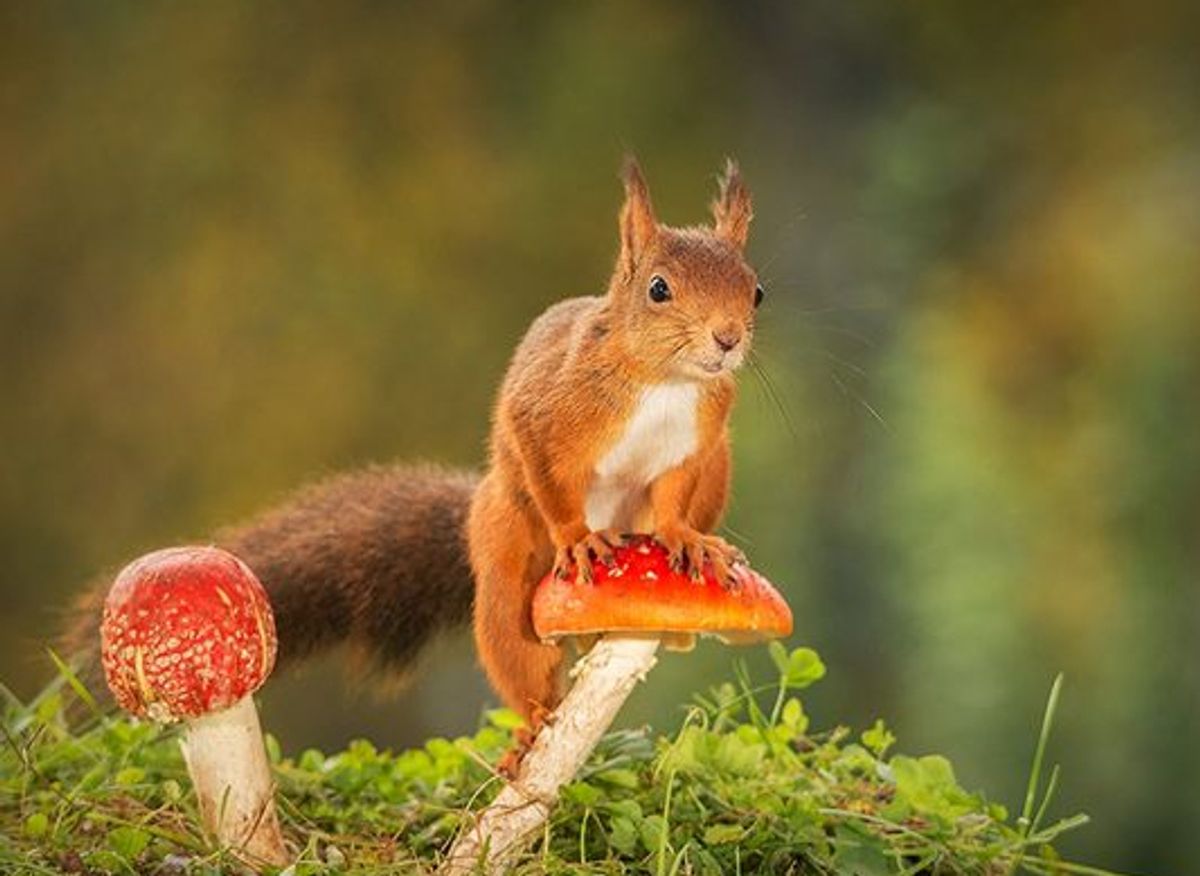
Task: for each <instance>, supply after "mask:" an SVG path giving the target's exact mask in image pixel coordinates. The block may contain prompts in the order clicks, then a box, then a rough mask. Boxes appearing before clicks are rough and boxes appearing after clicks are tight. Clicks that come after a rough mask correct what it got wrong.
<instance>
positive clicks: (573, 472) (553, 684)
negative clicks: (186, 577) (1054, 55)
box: [63, 159, 763, 719]
mask: <svg viewBox="0 0 1200 876" xmlns="http://www.w3.org/2000/svg"><path fill="white" fill-rule="evenodd" d="M623 178H624V185H625V202H624V204H623V206H622V208H621V212H620V219H619V228H620V251H619V254H618V257H617V262H616V266H615V269H614V271H613V274H612V278H611V280H610V281H609V284H608V289H607V292H606V294H605V295H603V296H594V297H585V298H572V299H569V300H566V301H562V302H559V303H558V304H555V305H553V306H552V307H551V308H550V309H548V310H547V311H546V312H545V313H543V314H542V315H541V316H540V317H538V319H536V320H535V321H534V323H533V325H532V326H531V327H530V329H529V331H528V333H527V334H526V335H525V337H524V339H523V340H522V341H521V343H520V345H519V346H518V347H517V350H516V353H515V354H514V356H513V359H512V362H511V363H510V365H509V368H508V373H507V374H506V376H505V378H504V381H503V383H502V385H501V388H500V392H499V396H498V399H497V402H496V406H495V411H494V416H493V419H492V434H491V445H490V446H491V455H490V466H489V468H488V470H487V472H486V473H485V474H484V475H483V477H482V479H481V480H477V478H476V476H475V475H474V474H471V473H466V472H455V471H450V470H446V469H441V468H435V467H428V466H427V467H412V466H393V467H379V468H372V469H368V470H366V471H363V472H359V473H354V474H349V475H341V476H339V477H335V478H332V479H330V480H328V481H325V482H323V483H319V484H317V485H315V486H310V487H309V488H307V489H305V490H302V491H301V492H299V493H298V494H297V495H295V496H294V497H292V498H291V499H289V500H287V501H285V502H284V503H283V504H282V505H281V506H280V507H278V508H276V509H274V510H272V511H269V512H267V513H266V514H265V515H263V516H261V517H259V518H258V519H256V520H253V521H251V522H250V523H249V524H246V525H243V526H241V527H238V528H233V529H229V530H226V531H224V532H221V533H218V534H217V537H216V538H215V542H216V543H217V544H219V545H220V546H222V547H225V548H227V549H229V550H231V551H233V552H234V553H236V554H238V555H239V556H241V557H242V559H243V560H244V561H245V562H246V563H247V564H248V565H249V566H250V567H251V568H252V569H254V571H255V572H256V574H257V575H258V576H259V578H260V579H261V580H262V582H263V585H264V587H265V588H266V590H267V593H268V595H269V597H270V600H271V604H272V607H273V608H274V611H275V615H276V627H277V629H278V634H279V663H280V665H287V664H288V663H294V662H295V661H297V660H298V659H300V658H303V657H307V656H309V655H311V654H315V653H316V652H318V651H320V650H324V649H325V648H327V647H329V646H332V645H335V644H339V643H350V644H351V645H352V646H353V647H354V648H355V649H356V650H357V651H358V652H359V653H360V654H361V655H362V656H363V657H364V658H365V659H366V660H368V661H369V662H371V663H373V664H375V665H377V666H380V667H382V668H387V669H400V670H405V669H408V668H410V667H411V664H412V663H413V662H414V660H415V658H416V656H417V655H418V653H419V651H420V650H421V648H422V647H423V646H424V645H425V644H426V643H427V642H428V641H429V640H430V639H432V638H433V637H434V635H436V634H437V633H438V632H439V631H441V630H444V629H449V628H453V627H456V626H459V625H462V624H465V623H466V622H467V620H468V619H469V618H471V617H472V615H473V617H474V631H475V641H476V645H477V647H478V653H479V659H480V662H481V663H482V665H483V668H484V670H485V672H486V674H487V677H488V680H489V681H490V682H491V684H492V686H493V688H494V689H495V690H496V692H497V693H498V694H499V695H500V697H501V698H502V699H503V701H504V702H505V703H506V704H507V705H508V706H510V707H511V708H513V709H515V710H517V711H518V712H520V713H521V714H522V715H524V716H525V717H526V718H530V719H533V718H536V717H537V716H538V715H539V714H540V713H541V712H542V710H550V709H553V708H554V707H555V706H556V705H557V704H558V702H559V700H560V699H561V697H562V694H563V681H562V664H563V653H562V650H561V648H560V647H559V646H557V645H549V644H543V643H541V642H540V641H538V639H537V637H536V636H535V634H534V632H533V628H532V622H531V619H530V600H531V597H532V591H533V588H534V586H535V585H536V583H537V582H538V581H539V580H541V578H542V577H544V576H545V575H546V574H547V573H548V572H550V571H551V570H554V572H555V574H558V575H560V576H563V577H567V576H571V577H574V578H575V580H576V583H577V585H578V586H580V587H586V586H590V583H589V577H590V568H591V564H590V560H591V558H593V557H595V558H597V559H599V560H601V561H607V560H608V559H610V557H611V547H612V546H613V545H614V544H615V543H616V541H617V539H619V538H620V533H623V532H631V531H640V532H651V533H653V534H654V535H655V536H656V537H657V538H658V539H659V540H660V541H661V542H662V543H663V544H664V545H665V546H666V547H667V548H668V549H669V550H670V551H671V555H672V560H673V562H674V563H675V564H676V565H677V566H678V567H679V568H681V569H685V570H689V571H691V572H692V573H693V574H698V573H699V570H700V568H701V567H702V565H703V564H704V563H705V562H709V563H711V564H712V566H713V569H714V571H715V573H716V574H717V576H718V577H719V578H720V579H721V580H722V581H728V580H729V566H730V564H732V563H733V562H734V561H735V560H737V559H739V557H740V554H739V552H738V551H737V550H736V549H735V548H734V547H732V546H731V545H729V544H728V543H726V542H725V541H724V540H723V539H721V538H720V537H718V536H716V535H713V534H712V530H713V529H714V528H715V527H716V525H717V523H718V521H719V519H720V517H721V513H722V511H723V509H724V507H725V501H726V496H727V493H728V489H729V436H728V431H727V423H728V418H729V412H730V408H731V406H732V404H733V400H734V394H735V386H734V376H733V375H734V372H735V371H736V370H737V369H738V367H739V366H740V365H741V364H742V363H743V361H744V359H745V357H746V356H747V355H748V353H749V347H750V342H751V338H752V335H753V330H754V316H755V312H756V309H757V307H758V305H759V304H760V303H761V301H762V298H763V290H762V287H761V286H759V285H758V281H757V278H756V276H755V273H754V271H753V270H752V269H751V268H750V266H749V265H748V264H747V263H746V261H745V258H744V255H743V250H744V247H745V244H746V238H747V235H748V232H749V227H750V220H751V216H752V209H751V202H750V196H749V192H748V191H747V189H746V187H745V185H744V183H743V182H742V178H741V176H740V174H739V172H738V169H737V166H736V165H735V164H734V163H733V162H729V163H728V165H727V167H726V169H725V173H724V175H723V177H722V178H721V181H720V187H719V190H718V194H717V197H716V199H715V200H714V201H713V203H712V213H713V219H714V222H713V225H712V226H711V227H709V226H698V227H689V228H672V227H668V226H665V225H661V224H660V223H659V222H658V221H657V219H656V218H655V215H654V209H653V206H652V204H651V201H650V193H649V190H648V189H647V186H646V182H645V180H644V178H643V176H642V173H641V171H640V169H639V168H638V166H637V164H636V162H634V161H633V160H632V159H630V160H628V161H627V162H626V165H625V169H624V174H623ZM472 573H473V575H472ZM106 589H107V581H103V582H100V581H98V582H96V584H95V585H94V586H92V587H90V588H88V589H87V590H86V591H85V592H84V593H83V594H82V595H81V597H80V599H79V601H78V602H77V604H76V607H75V610H74V612H73V614H72V616H71V617H70V618H69V622H68V625H67V629H66V631H65V633H64V637H63V647H65V648H67V649H69V651H70V652H72V653H79V652H83V653H84V657H85V665H87V664H91V666H92V667H94V664H95V660H94V654H95V651H96V649H97V645H98V642H97V632H96V631H97V627H98V617H99V611H100V606H101V604H102V602H103V598H104V593H105V591H106ZM88 657H90V658H91V659H90V660H88V659H87V658H88ZM92 671H93V672H94V668H93V669H92Z"/></svg>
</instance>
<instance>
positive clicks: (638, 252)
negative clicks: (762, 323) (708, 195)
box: [608, 157, 763, 380]
mask: <svg viewBox="0 0 1200 876" xmlns="http://www.w3.org/2000/svg"><path fill="white" fill-rule="evenodd" d="M622 176H623V180H624V183H625V203H624V205H623V206H622V207H621V216H620V232H621V250H620V254H619V255H618V256H617V265H616V269H615V270H614V271H613V277H612V280H611V281H610V283H609V288H608V299H609V313H610V314H611V318H612V319H613V321H614V322H615V323H616V325H615V326H614V327H615V328H617V330H618V333H619V337H620V338H621V340H623V341H624V342H625V344H626V345H627V348H628V351H629V352H630V353H631V354H632V356H633V357H634V358H635V360H636V361H637V362H638V363H639V364H640V365H642V366H644V369H645V371H646V372H647V373H648V374H650V375H651V376H652V378H653V379H657V380H680V379H686V380H705V379H711V378H715V377H719V376H721V375H728V374H730V373H731V372H733V371H734V370H736V369H737V368H738V367H740V366H741V364H742V363H743V361H745V358H746V356H747V354H748V353H749V349H750V341H751V338H752V336H753V333H754V315H755V311H756V309H757V308H758V305H759V304H760V303H761V302H762V297H763V291H762V287H761V286H759V285H758V278H757V276H756V275H755V273H754V271H753V269H752V268H751V267H750V266H749V265H748V264H746V260H745V255H744V252H743V251H744V249H745V246H746V238H747V236H748V234H749V231H750V219H751V217H752V216H753V211H752V209H751V205H750V193H749V191H748V190H747V189H746V186H745V183H743V182H742V177H741V174H740V173H739V172H738V167H737V164H735V163H734V162H733V161H732V160H730V161H727V162H726V165H725V171H724V173H723V174H722V176H721V179H720V183H719V188H718V190H717V196H716V198H715V199H714V200H713V202H712V215H713V224H712V225H711V226H697V227H691V228H671V227H669V226H666V225H661V224H659V222H658V220H657V219H656V218H655V216H654V207H653V205H652V204H651V201H650V190H649V188H648V187H647V186H646V180H645V178H644V177H643V176H642V171H641V169H640V168H639V167H638V164H637V161H635V160H634V159H633V158H632V157H629V158H626V160H625V168H624V172H623V174H622Z"/></svg>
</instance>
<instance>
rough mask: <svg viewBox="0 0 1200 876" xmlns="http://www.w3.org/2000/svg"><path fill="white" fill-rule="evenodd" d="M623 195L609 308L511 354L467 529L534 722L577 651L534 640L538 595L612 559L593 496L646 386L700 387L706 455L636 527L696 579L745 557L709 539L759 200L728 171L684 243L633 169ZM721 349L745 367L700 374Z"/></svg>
mask: <svg viewBox="0 0 1200 876" xmlns="http://www.w3.org/2000/svg"><path fill="white" fill-rule="evenodd" d="M625 192H626V197H625V203H624V205H623V206H622V208H621V214H620V252H619V254H618V257H617V264H616V267H615V270H614V272H613V276H612V279H611V281H610V284H609V288H608V291H607V294H606V295H604V296H602V297H601V296H597V297H589V298H574V299H570V300H567V301H563V302H560V303H558V304H556V305H554V306H552V307H551V308H550V309H549V310H547V311H546V312H545V313H544V314H542V316H540V317H539V318H538V319H537V320H536V321H535V322H534V323H533V325H532V326H531V327H530V329H529V331H528V333H527V334H526V336H525V338H524V339H523V340H522V342H521V344H520V345H519V346H518V348H517V350H516V353H515V354H514V356H513V359H512V362H511V364H510V366H509V369H508V373H507V375H506V376H505V378H504V381H503V384H502V386H501V389H500V393H499V397H498V400H497V402H496V407H495V413H494V417H493V422H492V436H491V468H490V470H489V471H488V473H487V475H486V476H485V477H484V479H483V481H482V483H481V484H480V487H479V489H478V491H477V492H476V494H475V499H474V501H473V503H472V506H471V512H470V517H469V520H468V545H469V548H470V555H471V565H472V568H473V570H474V573H475V579H476V604H475V639H476V644H477V646H478V650H479V657H480V660H481V662H482V664H483V667H484V669H485V671H486V672H487V675H488V678H489V680H490V681H491V683H492V685H493V687H494V688H495V689H496V690H497V691H498V692H499V693H500V695H501V696H502V698H503V699H504V701H505V702H506V703H507V704H508V705H509V706H510V707H512V708H514V709H516V710H518V711H520V712H522V713H523V714H525V715H526V716H529V715H530V714H532V712H533V711H534V710H536V709H538V708H543V707H544V708H553V707H554V706H555V705H557V703H558V701H559V699H560V698H561V696H562V680H561V667H562V662H563V653H562V650H561V648H560V647H558V646H557V645H549V644H544V643H542V642H540V641H539V640H538V639H537V637H536V635H535V634H534V631H533V627H532V620H531V617H530V604H531V600H532V593H533V589H534V587H535V585H536V584H537V583H538V582H539V581H540V580H541V579H542V578H543V577H544V576H545V575H546V574H547V573H548V572H549V571H550V570H551V569H552V568H553V569H556V570H557V571H558V573H559V574H560V575H565V574H567V573H568V569H575V570H577V571H576V573H575V574H577V575H578V576H580V578H581V579H582V578H584V577H586V575H587V571H586V570H587V568H588V566H589V564H588V563H587V562H583V561H584V560H586V559H587V556H588V554H589V553H590V554H593V555H597V556H600V557H603V556H605V555H606V554H607V550H608V543H609V542H610V541H611V540H612V538H613V537H614V534H613V533H608V532H601V533H594V532H592V531H591V530H590V529H589V527H588V524H587V522H586V519H585V503H586V501H587V496H588V489H589V486H590V485H591V484H592V482H593V478H594V473H595V471H596V467H597V464H598V463H599V461H600V460H601V459H602V458H603V457H604V454H605V453H606V452H608V451H609V450H610V449H611V448H612V447H613V445H614V444H615V443H616V442H617V441H618V440H619V438H620V436H621V435H622V434H623V431H624V429H625V427H626V425H627V424H628V423H629V421H630V418H631V417H632V416H633V413H634V411H635V408H636V406H637V404H638V399H639V397H640V395H641V393H642V392H643V390H645V389H646V388H647V387H652V386H656V385H660V384H663V383H666V382H672V381H676V382H677V381H683V380H691V381H694V382H695V383H696V384H697V386H698V394H699V401H698V407H697V415H696V445H695V449H694V451H693V452H692V453H690V455H688V456H687V457H686V458H685V459H683V460H682V462H680V463H678V464H676V465H674V466H673V467H671V468H670V469H668V470H667V471H664V472H662V473H661V475H660V476H658V477H657V478H656V479H655V480H654V481H653V482H652V483H650V484H648V485H647V488H646V489H645V491H644V492H643V493H640V494H639V493H635V494H634V495H633V498H632V503H633V507H631V508H628V509H626V511H627V513H626V514H625V518H626V519H628V520H629V521H631V522H632V527H631V528H635V529H638V530H641V531H651V532H654V533H655V534H656V535H657V536H658V537H659V539H660V540H661V541H663V542H664V544H666V545H667V547H668V548H669V549H670V550H671V552H672V555H673V557H674V559H675V561H676V562H678V563H679V564H681V565H683V564H690V565H691V568H693V569H697V568H699V566H700V564H701V563H703V562H704V561H705V560H708V561H710V562H712V563H713V565H714V567H715V568H716V569H717V571H718V573H719V574H721V575H722V577H724V576H725V573H726V571H727V568H728V564H729V562H731V561H732V560H733V559H734V558H735V556H736V551H735V550H734V549H733V548H731V547H730V546H729V545H727V544H726V543H725V542H724V541H723V540H721V539H720V538H718V537H716V536H713V535H711V534H709V533H710V532H711V530H712V529H713V528H714V527H715V526H716V524H717V523H718V521H719V519H720V516H721V513H722V511H723V509H724V506H725V500H726V495H727V492H728V481H729V437H728V432H727V422H728V417H729V412H730V408H731V406H732V404H733V400H734V394H735V387H734V381H733V376H732V374H731V373H730V372H731V370H732V368H733V367H736V365H737V364H739V363H740V361H741V358H740V357H741V356H742V355H744V352H745V349H746V348H747V347H748V345H749V341H750V337H751V335H752V332H753V323H754V297H755V288H756V278H755V275H754V272H753V271H752V270H751V269H750V267H749V266H748V265H747V264H746V263H745V260H744V258H743V255H742V247H743V246H744V245H745V242H746V234H747V232H748V228H749V222H750V217H751V208H750V200H749V195H748V193H747V191H746V188H745V186H744V185H743V183H742V182H741V178H740V176H739V175H738V172H737V169H736V167H735V166H733V165H732V164H730V165H729V167H728V168H727V171H726V174H725V177H724V179H723V181H722V184H721V188H720V192H719V194H718V197H717V200H716V201H715V202H714V204H713V214H714V219H715V224H714V227H712V228H707V227H704V228H684V229H676V228H668V227H666V226H663V225H660V224H659V223H658V222H657V220H656V219H655V218H654V211H653V207H652V205H651V202H650V195H649V191H648V189H647V187H646V183H645V181H644V179H643V178H642V175H641V172H640V171H639V170H638V168H637V166H636V164H634V163H632V162H630V163H629V164H628V165H627V167H626V171H625ZM655 276H660V277H664V278H665V279H666V281H667V282H668V283H669V287H670V289H671V291H672V297H671V301H670V306H669V307H667V306H660V305H655V304H654V303H653V302H651V300H650V299H648V298H647V296H646V289H647V287H648V285H649V284H650V282H651V280H652V278H653V277H655ZM718 336H720V337H727V338H736V341H735V343H736V344H738V345H739V346H740V349H737V350H736V353H735V356H734V358H735V362H734V364H733V365H732V366H731V367H730V368H726V369H724V370H722V371H720V372H719V373H716V374H715V375H712V376H709V375H707V374H702V373H700V370H699V369H700V368H701V367H702V366H704V365H705V364H707V363H708V362H709V360H712V359H713V356H714V355H719V354H717V353H714V351H713V349H711V348H714V343H715V341H714V339H715V338H717V337H718ZM580 586H587V585H586V583H581V584H580Z"/></svg>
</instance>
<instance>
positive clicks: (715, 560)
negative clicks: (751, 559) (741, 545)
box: [657, 526, 746, 589]
mask: <svg viewBox="0 0 1200 876" xmlns="http://www.w3.org/2000/svg"><path fill="white" fill-rule="evenodd" d="M657 538H658V540H659V541H660V542H661V543H662V545H663V547H665V548H666V549H667V552H668V555H669V558H670V561H671V568H672V569H674V570H675V571H677V572H687V573H688V574H690V575H691V576H692V578H693V580H696V581H698V580H700V577H701V576H702V575H703V574H704V563H705V562H706V561H707V562H708V563H711V564H712V569H713V574H714V575H715V576H716V578H717V581H718V582H719V583H720V584H721V586H722V587H724V588H726V589H732V588H733V587H735V586H736V585H737V577H736V576H735V575H734V574H733V567H734V566H735V565H745V564H746V555H745V554H743V553H742V552H741V551H740V550H739V549H738V548H736V547H734V546H733V545H731V544H730V543H729V542H727V541H726V540H725V539H723V538H721V537H720V536H719V535H710V534H708V533H705V532H701V531H700V530H698V529H692V528H691V527H690V526H679V527H670V528H667V529H663V530H660V531H659V532H658V533H657Z"/></svg>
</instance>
